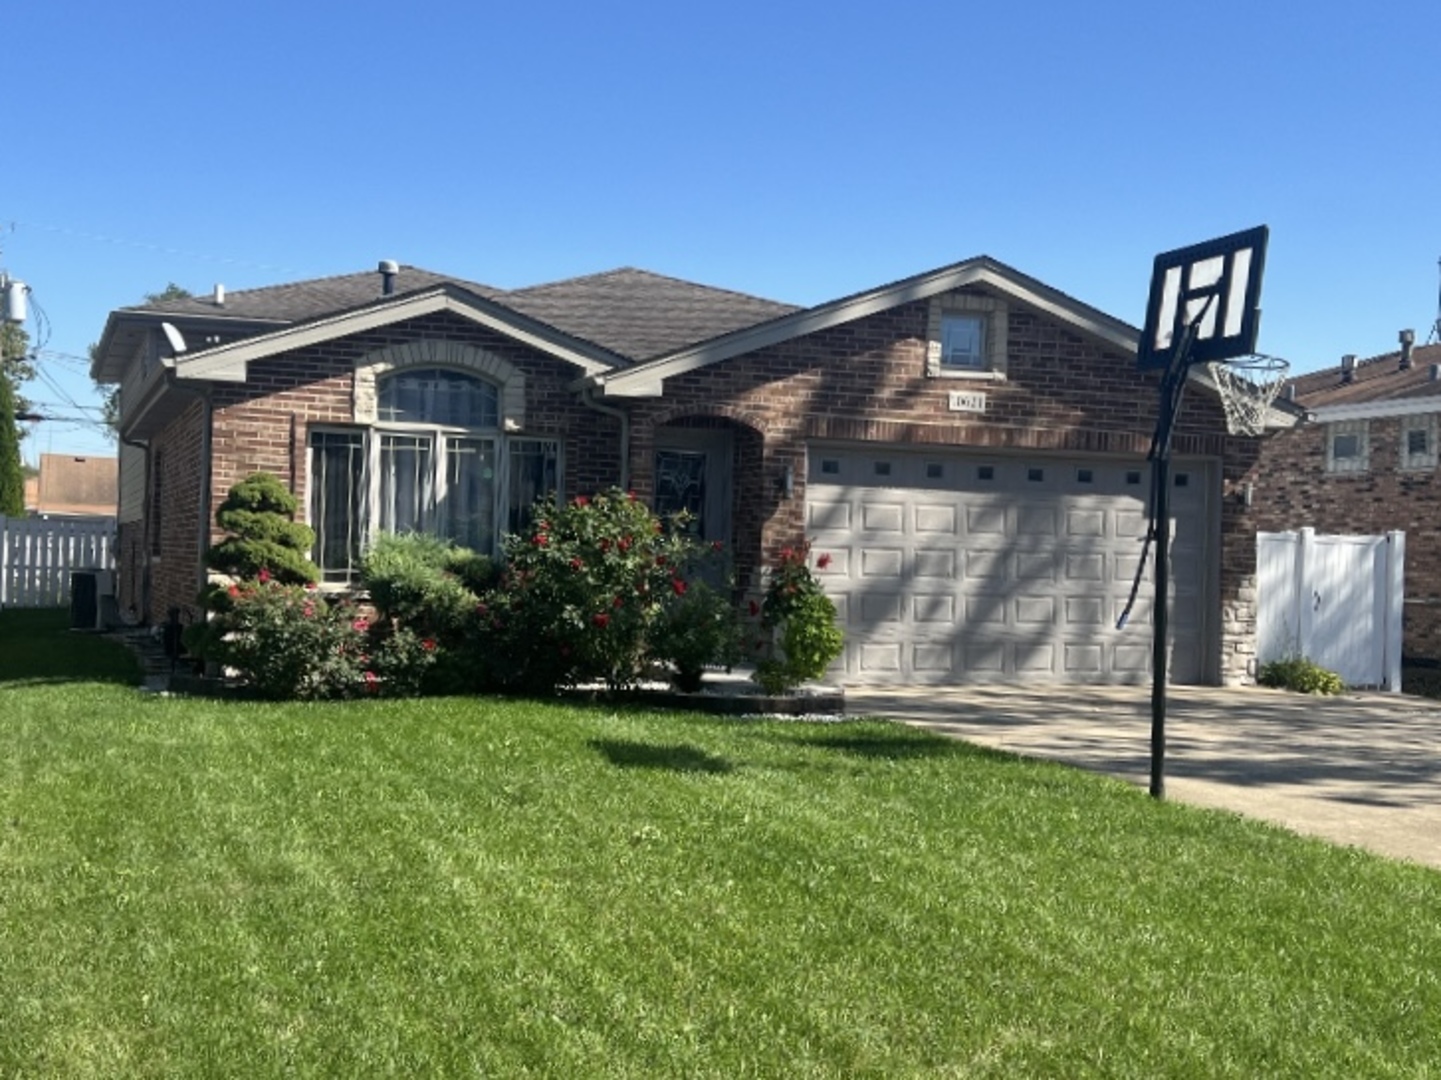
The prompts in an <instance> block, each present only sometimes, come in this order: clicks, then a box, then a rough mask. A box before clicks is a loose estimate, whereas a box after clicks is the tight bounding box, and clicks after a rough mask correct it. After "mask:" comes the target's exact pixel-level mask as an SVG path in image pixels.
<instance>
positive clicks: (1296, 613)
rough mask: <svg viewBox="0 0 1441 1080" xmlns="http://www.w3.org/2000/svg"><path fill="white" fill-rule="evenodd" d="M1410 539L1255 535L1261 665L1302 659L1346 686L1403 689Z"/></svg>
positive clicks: (1397, 534) (1302, 532)
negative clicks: (1403, 605) (1404, 605)
mask: <svg viewBox="0 0 1441 1080" xmlns="http://www.w3.org/2000/svg"><path fill="white" fill-rule="evenodd" d="M1405 559H1406V534H1405V533H1402V532H1390V533H1387V534H1386V535H1385V536H1317V535H1316V531H1315V530H1314V529H1301V530H1300V531H1299V532H1280V533H1257V534H1256V600H1257V604H1256V659H1257V661H1258V662H1259V663H1263V664H1264V663H1266V662H1267V661H1268V660H1280V659H1285V658H1286V657H1290V656H1304V657H1306V658H1307V659H1308V660H1313V661H1315V662H1316V663H1317V664H1320V665H1321V666H1322V667H1324V668H1327V669H1329V670H1331V671H1334V672H1336V674H1338V675H1340V676H1341V678H1343V679H1344V680H1346V684H1347V685H1348V686H1378V687H1383V688H1385V689H1387V690H1391V691H1396V692H1399V691H1400V689H1401V603H1402V598H1403V589H1404V585H1403V580H1404V565H1405Z"/></svg>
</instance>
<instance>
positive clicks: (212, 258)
mask: <svg viewBox="0 0 1441 1080" xmlns="http://www.w3.org/2000/svg"><path fill="white" fill-rule="evenodd" d="M20 225H23V226H25V227H26V228H27V229H40V230H41V231H43V232H50V233H58V234H59V235H61V236H73V237H75V238H76V239H79V240H90V241H92V242H94V243H97V244H113V245H116V246H120V247H133V248H141V249H143V250H146V251H154V252H158V253H160V254H162V255H176V256H179V257H180V258H185V259H195V260H198V261H200V262H212V263H220V264H222V265H225V266H249V267H253V268H254V269H256V270H275V271H278V272H280V273H285V274H298V273H303V272H304V271H301V270H297V269H296V268H295V267H293V266H278V265H276V264H275V263H263V262H254V261H252V260H250V259H237V258H233V257H230V256H226V255H207V254H203V253H201V252H198V251H186V250H185V249H184V248H177V247H170V246H168V245H165V244H157V243H152V242H149V241H145V240H130V239H127V238H125V237H119V236H106V235H105V234H103V233H92V232H86V231H85V230H83V229H72V228H70V227H68V226H65V225H49V224H46V223H44V222H40V221H14V220H12V221H11V222H10V231H11V232H12V233H13V232H14V231H15V230H16V227H17V226H20Z"/></svg>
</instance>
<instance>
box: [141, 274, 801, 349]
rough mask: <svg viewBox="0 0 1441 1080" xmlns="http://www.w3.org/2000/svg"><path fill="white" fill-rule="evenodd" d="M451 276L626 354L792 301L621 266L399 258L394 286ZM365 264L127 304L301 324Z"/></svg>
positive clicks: (696, 337) (341, 298)
mask: <svg viewBox="0 0 1441 1080" xmlns="http://www.w3.org/2000/svg"><path fill="white" fill-rule="evenodd" d="M444 283H453V284H456V285H459V286H461V287H462V288H464V289H467V290H469V291H471V292H473V293H476V294H477V295H479V296H482V297H484V298H486V299H488V300H492V301H494V302H496V303H499V304H503V305H504V306H506V307H508V308H510V309H511V310H513V311H515V312H518V313H519V314H521V315H525V316H528V317H529V318H532V319H537V320H539V321H540V322H543V323H546V324H548V325H550V326H553V327H555V328H556V329H557V330H560V331H561V332H563V333H565V334H568V335H570V336H571V337H576V338H581V339H583V340H585V341H589V342H591V343H592V344H595V345H599V346H601V347H602V348H604V349H607V350H609V351H611V352H613V353H616V354H618V355H620V356H623V357H626V358H628V359H630V360H635V361H640V360H648V359H650V358H652V357H655V356H660V355H663V354H665V353H668V352H672V351H674V350H675V349H679V348H681V347H683V346H686V345H691V344H694V343H696V342H699V341H706V340H709V339H710V338H713V337H717V336H719V335H721V334H725V333H729V332H731V331H733V330H739V329H743V328H745V327H748V326H754V325H756V324H757V323H762V322H766V321H768V320H770V319H774V318H778V317H779V316H782V315H788V314H790V313H791V312H793V311H797V310H799V309H798V308H796V307H795V306H794V305H791V304H782V303H777V302H776V301H773V300H764V299H762V298H760V297H756V296H748V295H746V294H745V293H738V292H733V291H731V290H728V289H717V288H713V287H711V286H708V285H698V284H696V283H694V282H690V281H682V280H680V279H679V278H672V277H666V276H664V275H662V274H653V273H650V272H649V271H646V270H637V269H634V268H632V267H624V268H622V269H618V270H609V271H606V272H604V273H599V274H588V275H585V276H583V277H575V278H568V279H566V280H564V281H555V282H550V283H547V284H543V285H533V286H530V287H528V288H524V289H514V290H510V291H507V290H503V289H496V288H492V287H491V286H489V285H480V284H477V283H475V282H471V281H465V280H463V279H460V278H456V277H452V276H449V275H445V274H437V273H435V272H434V271H430V270H422V269H420V268H419V267H414V266H402V267H401V268H400V273H399V274H398V275H397V277H396V281H395V290H394V291H395V292H396V293H397V294H401V293H410V292H415V291H417V290H422V289H426V288H428V287H430V286H432V285H439V284H444ZM380 285H381V279H380V275H379V273H377V272H375V271H369V272H364V273H358V274H343V275H338V276H335V277H327V278H317V279H314V280H311V281H297V282H292V283H290V284H286V285H272V286H268V287H265V288H259V289H243V290H238V291H236V292H231V293H227V294H226V296H225V303H224V305H223V306H217V305H216V304H215V303H214V301H213V300H212V299H211V298H210V297H208V296H202V297H191V298H188V299H184V300H166V301H161V302H159V303H154V304H142V305H137V306H136V307H134V308H128V309H126V310H130V311H145V312H160V313H174V314H176V315H196V316H203V317H210V318H215V317H217V316H219V317H224V318H234V319H257V320H265V321H271V322H276V323H295V322H304V321H306V320H309V319H319V318H324V317H325V316H328V315H334V314H337V313H340V312H343V311H348V310H350V309H351V308H356V307H360V306H361V305H364V304H367V303H370V302H371V301H374V300H376V299H378V298H379V297H380Z"/></svg>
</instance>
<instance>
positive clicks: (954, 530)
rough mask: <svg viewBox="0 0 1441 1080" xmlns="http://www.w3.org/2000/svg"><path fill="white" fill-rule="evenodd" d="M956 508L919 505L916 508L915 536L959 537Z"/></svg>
mask: <svg viewBox="0 0 1441 1080" xmlns="http://www.w3.org/2000/svg"><path fill="white" fill-rule="evenodd" d="M958 510H959V508H958V507H956V506H947V505H941V504H937V503H921V504H918V505H917V506H916V534H917V535H924V536H934V535H940V536H951V537H954V536H959V535H960V530H959V526H960V514H959V513H958Z"/></svg>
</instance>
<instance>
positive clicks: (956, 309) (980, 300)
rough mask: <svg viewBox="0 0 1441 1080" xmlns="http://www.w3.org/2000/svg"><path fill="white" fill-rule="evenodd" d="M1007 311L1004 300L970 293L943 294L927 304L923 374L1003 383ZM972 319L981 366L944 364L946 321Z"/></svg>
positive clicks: (1006, 350) (939, 377)
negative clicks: (977, 325)
mask: <svg viewBox="0 0 1441 1080" xmlns="http://www.w3.org/2000/svg"><path fill="white" fill-rule="evenodd" d="M1009 316H1010V309H1009V307H1008V305H1007V304H1006V302H1005V301H1004V300H1000V299H998V298H996V297H992V296H978V295H974V294H971V293H960V292H954V293H946V294H945V295H943V296H938V297H935V298H934V299H933V300H932V301H931V304H930V312H929V317H928V325H927V333H926V375H927V376H929V377H930V378H933V379H981V380H991V381H997V382H999V381H1004V380H1005V378H1006V358H1007V355H1008V352H1009V345H1010V343H1009V340H1008V323H1009ZM955 318H963V319H976V320H978V321H979V322H980V324H981V327H980V330H981V350H982V354H983V360H982V363H981V364H979V365H974V366H973V365H960V364H948V363H946V360H945V336H944V335H945V324H946V321H947V320H949V319H955Z"/></svg>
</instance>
